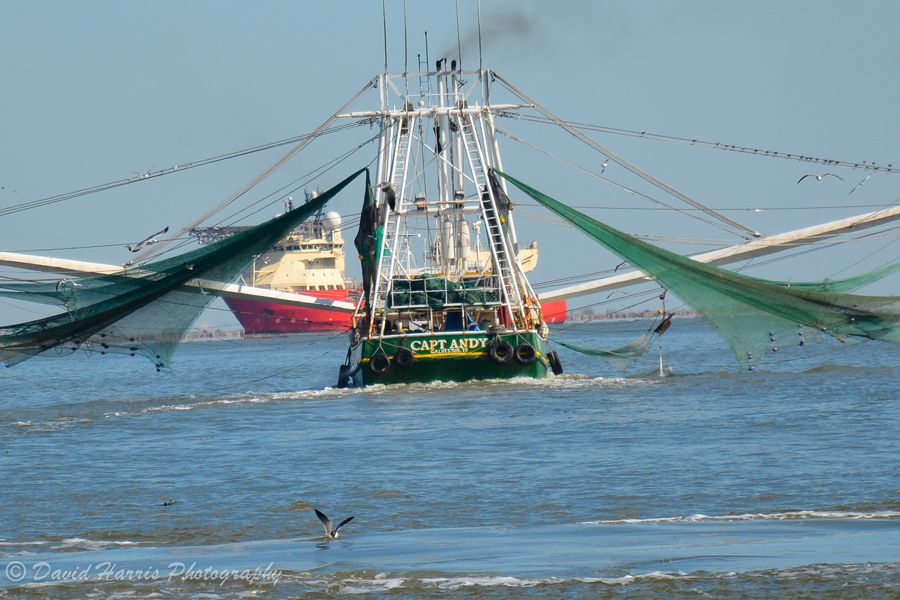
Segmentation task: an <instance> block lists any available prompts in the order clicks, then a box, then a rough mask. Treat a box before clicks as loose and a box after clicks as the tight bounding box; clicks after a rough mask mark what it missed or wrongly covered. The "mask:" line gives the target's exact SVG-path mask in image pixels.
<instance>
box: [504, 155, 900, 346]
mask: <svg viewBox="0 0 900 600" xmlns="http://www.w3.org/2000/svg"><path fill="white" fill-rule="evenodd" d="M501 175H503V174H502V173H501ZM503 176H504V177H505V178H506V179H507V180H508V181H509V182H510V183H512V184H513V185H515V186H516V187H518V188H519V189H520V190H522V191H523V192H524V193H526V194H528V195H529V196H530V197H532V198H533V199H534V200H535V201H537V202H538V203H540V204H541V205H543V206H545V207H546V208H548V209H550V210H552V211H553V212H555V213H556V214H558V215H560V216H561V217H563V218H564V219H566V220H567V221H569V222H570V223H572V224H573V225H574V226H575V227H577V228H578V229H580V230H582V231H583V232H585V233H586V234H588V235H589V236H590V237H592V238H593V239H594V240H596V241H597V242H599V243H601V244H603V245H604V246H606V247H607V248H609V249H610V250H612V251H613V252H615V253H616V254H618V255H619V256H621V257H622V258H624V259H626V260H627V261H629V262H630V263H631V264H632V265H634V266H635V267H637V268H638V269H640V270H641V271H643V272H644V273H645V274H647V275H648V276H649V277H652V278H653V279H655V280H656V281H657V282H659V283H660V284H661V285H663V286H664V287H666V288H668V289H670V290H672V291H673V292H675V293H676V294H678V295H679V296H680V297H681V298H682V299H683V300H684V301H685V302H687V303H688V304H689V305H691V306H692V307H693V308H694V309H695V310H697V311H698V312H699V313H700V314H702V315H703V316H704V317H705V318H706V319H707V320H708V321H709V322H710V323H711V324H712V325H713V326H714V327H715V328H716V329H717V330H718V331H719V333H720V334H721V335H722V337H723V338H725V340H726V341H727V342H728V345H729V346H731V349H732V350H733V351H734V353H735V356H737V358H738V360H739V361H741V362H742V363H744V364H752V363H753V362H754V361H755V360H756V359H758V358H759V357H760V355H761V354H763V353H771V352H777V351H778V350H779V349H780V348H782V347H786V346H788V345H804V344H805V343H806V341H807V340H808V339H810V338H812V337H813V336H815V335H818V334H827V335H830V336H832V337H834V338H835V339H837V340H839V341H842V342H845V341H860V340H867V339H868V340H882V341H886V342H893V343H895V344H900V298H898V297H896V296H861V295H853V294H846V293H841V292H836V291H819V290H816V289H804V288H802V287H797V286H796V285H791V286H790V287H788V286H789V284H787V283H785V282H772V281H766V280H764V279H756V278H752V277H746V276H744V275H740V274H738V273H734V272H732V271H728V270H725V269H720V268H718V267H714V266H712V265H708V264H704V263H700V262H697V261H695V260H692V259H690V258H687V257H685V256H682V255H680V254H676V253H674V252H670V251H668V250H664V249H662V248H658V247H656V246H654V245H652V244H648V243H647V242H644V241H643V240H639V239H637V238H635V237H634V236H631V235H628V234H626V233H623V232H621V231H619V230H617V229H615V228H613V227H610V226H609V225H606V224H604V223H601V222H599V221H597V220H596V219H593V218H591V217H589V216H587V215H585V214H583V213H580V212H578V211H577V210H574V209H572V208H570V207H568V206H566V205H565V204H562V203H560V202H558V201H556V200H554V199H553V198H551V197H549V196H547V195H545V194H543V193H541V192H539V191H538V190H535V189H534V188H532V187H530V186H528V185H526V184H525V183H522V182H521V181H519V180H517V179H515V178H513V177H510V176H509V175H503ZM831 289H833V288H831Z"/></svg>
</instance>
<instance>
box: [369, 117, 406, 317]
mask: <svg viewBox="0 0 900 600" xmlns="http://www.w3.org/2000/svg"><path fill="white" fill-rule="evenodd" d="M396 126H397V137H396V138H395V140H394V150H393V153H392V157H391V158H392V164H391V169H390V173H391V175H390V179H389V181H390V184H391V187H393V188H394V193H395V194H396V204H395V206H394V210H393V211H390V212H389V213H388V215H387V217H386V218H385V223H384V232H383V237H382V246H381V249H380V251H381V259H380V260H379V265H378V276H377V278H376V282H375V290H374V292H373V297H374V298H375V299H376V305H377V303H378V302H379V301H380V302H381V306H382V307H383V308H387V304H388V293H389V291H390V282H391V280H392V279H393V277H394V271H395V267H396V256H397V251H398V250H399V248H398V244H399V240H400V238H401V237H402V236H401V235H400V233H402V232H401V231H400V226H401V223H400V220H401V218H402V214H403V212H404V211H405V210H406V209H407V208H409V207H408V206H406V204H408V203H405V201H404V197H405V196H406V193H405V192H406V190H405V185H404V184H405V181H406V172H407V168H408V164H409V157H410V153H411V150H412V146H413V130H414V127H415V117H413V116H407V117H403V119H402V120H401V121H400V122H398V123H397V125H396ZM381 198H382V202H385V201H386V200H385V194H384V192H383V191H382V193H381Z"/></svg>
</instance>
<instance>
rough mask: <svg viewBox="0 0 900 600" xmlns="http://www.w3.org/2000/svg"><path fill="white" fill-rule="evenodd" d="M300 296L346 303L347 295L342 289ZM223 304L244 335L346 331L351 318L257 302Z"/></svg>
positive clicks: (227, 299)
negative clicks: (235, 319)
mask: <svg viewBox="0 0 900 600" xmlns="http://www.w3.org/2000/svg"><path fill="white" fill-rule="evenodd" d="M303 293H304V294H306V295H308V296H315V297H316V298H326V299H328V300H341V301H347V299H348V294H349V291H348V290H346V289H342V290H321V291H309V292H306V291H305V292H303ZM225 304H227V305H228V308H229V309H231V312H232V313H233V314H234V316H235V318H237V320H238V322H240V324H241V326H242V327H243V328H244V333H245V334H246V335H261V334H287V333H305V332H314V331H341V330H345V329H349V328H350V318H351V316H352V315H351V314H350V313H346V312H336V311H330V310H321V309H317V308H307V307H305V306H290V305H287V304H275V303H272V302H261V301H257V300H238V299H235V298H225Z"/></svg>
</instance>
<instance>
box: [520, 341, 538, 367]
mask: <svg viewBox="0 0 900 600" xmlns="http://www.w3.org/2000/svg"><path fill="white" fill-rule="evenodd" d="M515 357H516V362H518V363H519V364H522V365H530V364H534V361H535V360H537V352H535V350H534V346H532V345H531V344H529V343H523V344H519V345H518V346H516V351H515Z"/></svg>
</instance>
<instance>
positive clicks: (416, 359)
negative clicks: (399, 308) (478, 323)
mask: <svg viewBox="0 0 900 600" xmlns="http://www.w3.org/2000/svg"><path fill="white" fill-rule="evenodd" d="M495 340H503V341H505V342H507V343H508V344H509V345H510V346H511V347H512V348H513V349H515V348H517V347H519V346H522V345H523V344H528V345H530V346H531V347H533V348H534V350H535V357H534V361H533V362H531V363H530V364H523V361H521V360H517V358H516V357H515V356H510V357H509V359H508V361H507V362H505V363H504V364H501V363H500V362H498V361H497V360H496V359H495V358H492V356H491V353H490V351H489V350H490V347H491V344H492V343H497V342H496V341H495ZM544 346H545V342H544V340H543V338H541V337H540V336H539V335H538V334H537V333H536V332H533V331H523V332H512V333H500V334H494V333H487V332H484V331H472V332H453V333H436V334H430V333H429V334H410V335H387V336H384V337H380V338H373V339H364V340H362V342H361V353H360V359H359V370H358V371H357V374H358V377H357V378H356V381H357V383H361V384H362V385H372V384H378V383H380V384H393V383H430V382H432V381H469V380H472V379H508V378H511V377H534V378H540V377H546V376H547V372H548V370H549V365H548V363H547V358H546V357H545V352H544ZM400 348H406V349H408V350H409V351H410V352H411V353H412V361H411V363H410V364H409V365H408V366H401V364H398V359H397V353H398V351H400V350H399V349H400ZM401 352H402V351H401ZM377 354H384V356H386V357H387V358H388V359H389V360H388V361H384V360H383V359H381V360H380V361H379V360H376V361H375V363H374V364H375V366H376V367H378V368H373V362H372V357H373V356H375V355H377ZM407 356H408V354H407ZM386 362H389V363H390V364H389V366H388V367H387V369H386V370H383V372H376V371H382V368H383V367H384V364H385V363H386ZM402 362H403V361H402V360H400V361H399V363H402ZM524 362H529V361H527V360H526V361H524Z"/></svg>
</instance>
